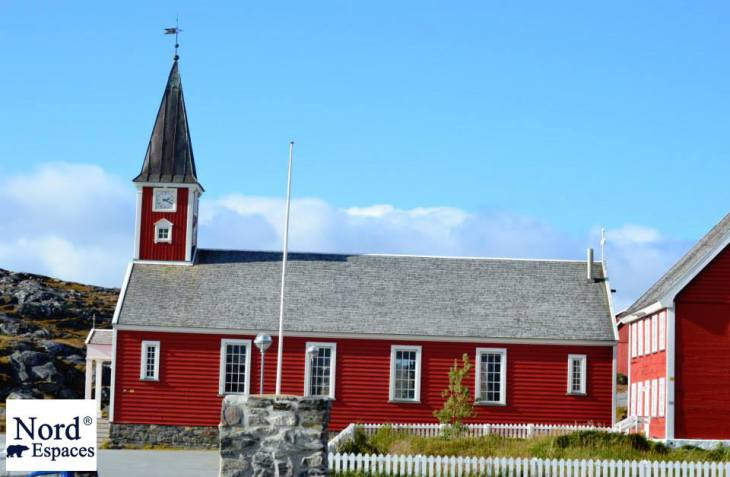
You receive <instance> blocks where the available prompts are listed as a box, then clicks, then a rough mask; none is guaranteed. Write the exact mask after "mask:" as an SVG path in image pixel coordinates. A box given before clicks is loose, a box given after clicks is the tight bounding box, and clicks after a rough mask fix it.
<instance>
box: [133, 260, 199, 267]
mask: <svg viewBox="0 0 730 477" xmlns="http://www.w3.org/2000/svg"><path fill="white" fill-rule="evenodd" d="M134 263H139V264H140V265H186V266H190V265H192V263H191V262H185V261H181V260H170V261H169V262H166V261H165V260H134Z"/></svg>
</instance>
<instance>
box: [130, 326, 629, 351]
mask: <svg viewBox="0 0 730 477" xmlns="http://www.w3.org/2000/svg"><path fill="white" fill-rule="evenodd" d="M116 328H117V329H118V330H121V331H147V332H159V333H201V334H221V335H238V336H242V335H254V336H255V335H256V334H258V333H269V334H277V333H278V331H277V330H262V329H258V330H255V329H229V328H195V327H181V326H142V325H125V324H118V325H117V326H116ZM284 335H285V336H293V337H301V338H339V339H360V340H390V341H403V342H406V343H407V342H409V341H435V342H449V343H474V344H490V343H493V344H529V345H545V346H614V345H615V344H616V342H615V341H586V340H575V341H571V340H552V339H523V338H485V337H470V336H422V335H386V334H375V333H373V334H364V333H363V334H356V333H332V332H325V331H323V332H304V331H285V332H284Z"/></svg>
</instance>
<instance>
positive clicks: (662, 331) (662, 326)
mask: <svg viewBox="0 0 730 477" xmlns="http://www.w3.org/2000/svg"><path fill="white" fill-rule="evenodd" d="M665 349H667V312H666V311H663V312H661V314H660V315H659V351H664V350H665Z"/></svg>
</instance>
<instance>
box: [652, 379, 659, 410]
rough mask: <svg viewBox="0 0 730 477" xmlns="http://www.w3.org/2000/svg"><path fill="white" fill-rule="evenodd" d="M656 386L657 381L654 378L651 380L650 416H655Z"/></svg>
mask: <svg viewBox="0 0 730 477" xmlns="http://www.w3.org/2000/svg"><path fill="white" fill-rule="evenodd" d="M657 387H658V381H657V380H656V379H652V380H651V417H657V404H658V403H657V394H658V393H657Z"/></svg>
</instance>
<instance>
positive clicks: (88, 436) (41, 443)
mask: <svg viewBox="0 0 730 477" xmlns="http://www.w3.org/2000/svg"><path fill="white" fill-rule="evenodd" d="M96 419H97V417H96V402H95V401H94V400H92V399H59V400H52V399H48V400H39V399H9V400H7V401H6V417H5V426H6V427H5V428H6V433H7V434H6V440H7V443H6V444H7V448H6V454H7V457H6V459H5V466H6V470H7V471H42V470H50V471H66V470H68V471H77V470H78V471H91V470H96Z"/></svg>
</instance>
